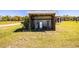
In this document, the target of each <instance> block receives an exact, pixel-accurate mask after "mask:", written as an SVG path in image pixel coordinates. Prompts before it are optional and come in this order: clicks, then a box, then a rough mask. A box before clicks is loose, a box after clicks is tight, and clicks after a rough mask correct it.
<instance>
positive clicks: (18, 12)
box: [0, 10, 79, 16]
mask: <svg viewBox="0 0 79 59" xmlns="http://www.w3.org/2000/svg"><path fill="white" fill-rule="evenodd" d="M32 12H33V11H32ZM52 12H53V11H52ZM54 12H55V13H56V15H58V16H63V15H70V16H79V10H54ZM28 13H29V10H0V15H1V16H5V15H8V16H26V15H28Z"/></svg>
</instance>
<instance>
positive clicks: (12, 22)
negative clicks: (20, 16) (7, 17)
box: [0, 21, 20, 25]
mask: <svg viewBox="0 0 79 59" xmlns="http://www.w3.org/2000/svg"><path fill="white" fill-rule="evenodd" d="M18 22H20V21H0V25H3V24H14V23H18Z"/></svg>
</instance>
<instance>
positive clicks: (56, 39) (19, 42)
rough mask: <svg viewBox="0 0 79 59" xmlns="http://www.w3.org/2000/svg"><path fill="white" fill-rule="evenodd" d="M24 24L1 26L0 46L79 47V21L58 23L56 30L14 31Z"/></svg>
mask: <svg viewBox="0 0 79 59" xmlns="http://www.w3.org/2000/svg"><path fill="white" fill-rule="evenodd" d="M21 27H22V25H17V26H11V27H5V28H0V47H39V48H40V47H41V48H47V47H55V48H64V47H65V48H67V47H70V48H74V47H76V48H77V47H79V22H77V23H76V22H75V21H65V22H61V23H57V24H56V31H46V32H14V31H15V30H16V29H18V28H21Z"/></svg>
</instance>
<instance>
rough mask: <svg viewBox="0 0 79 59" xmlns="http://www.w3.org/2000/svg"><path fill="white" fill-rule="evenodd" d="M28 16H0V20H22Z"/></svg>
mask: <svg viewBox="0 0 79 59" xmlns="http://www.w3.org/2000/svg"><path fill="white" fill-rule="evenodd" d="M27 17H28V16H0V21H23V20H25V19H27Z"/></svg>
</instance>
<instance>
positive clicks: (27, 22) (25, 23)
mask: <svg viewBox="0 0 79 59" xmlns="http://www.w3.org/2000/svg"><path fill="white" fill-rule="evenodd" d="M23 20H24V21H23V22H22V24H23V25H24V28H26V29H28V27H29V17H28V16H24V17H23Z"/></svg>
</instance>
